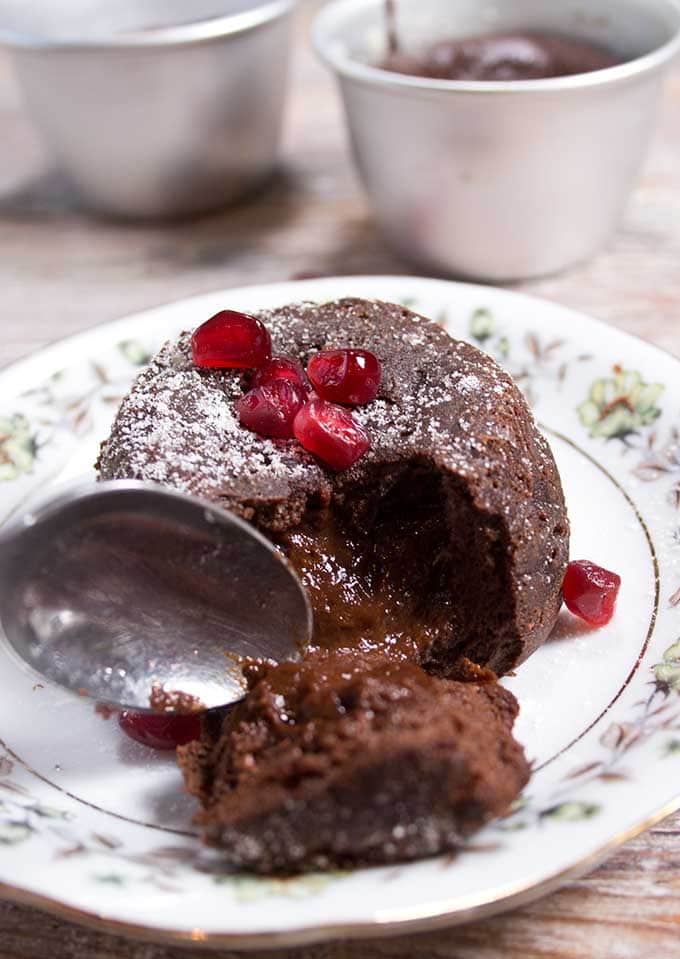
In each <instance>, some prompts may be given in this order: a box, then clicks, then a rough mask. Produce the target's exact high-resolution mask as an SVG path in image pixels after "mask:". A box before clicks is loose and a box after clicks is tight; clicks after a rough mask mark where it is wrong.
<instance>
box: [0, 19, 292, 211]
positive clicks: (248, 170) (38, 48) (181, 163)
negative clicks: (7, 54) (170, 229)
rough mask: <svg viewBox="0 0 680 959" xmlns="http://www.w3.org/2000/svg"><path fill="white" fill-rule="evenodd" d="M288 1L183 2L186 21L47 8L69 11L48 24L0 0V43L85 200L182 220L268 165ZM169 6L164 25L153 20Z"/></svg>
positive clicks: (258, 176)
mask: <svg viewBox="0 0 680 959" xmlns="http://www.w3.org/2000/svg"><path fill="white" fill-rule="evenodd" d="M69 2H71V0H69ZM293 2H294V0H264V2H263V0H259V2H258V0H218V2H215V0H212V2H210V3H209V4H208V3H206V0H199V2H196V0H194V2H191V0H186V2H184V4H183V7H184V10H185V13H186V16H187V17H189V18H190V20H189V22H186V19H183V18H182V16H181V7H182V4H181V3H177V2H175V3H172V4H168V3H167V2H166V3H165V4H164V3H159V2H158V0H156V2H153V0H152V2H149V0H136V2H135V3H127V4H125V3H123V4H120V3H119V4H111V3H109V4H105V3H103V2H99V0H93V2H89V3H80V4H77V3H76V4H74V5H73V7H72V8H71V9H70V10H69V8H68V7H62V5H61V4H53V7H54V10H55V12H56V13H58V14H59V15H60V16H61V20H62V21H66V20H67V19H68V14H70V23H67V24H66V26H62V27H61V28H60V27H59V22H58V21H55V23H54V24H53V25H52V26H49V25H47V26H43V23H44V20H45V16H44V15H43V17H42V18H40V19H39V20H38V23H37V25H36V24H35V23H33V22H31V21H30V20H29V19H28V18H29V16H30V13H31V10H32V9H33V10H34V9H35V5H32V4H27V3H25V0H24V2H19V0H0V43H1V44H4V45H5V46H6V47H7V48H8V49H9V50H10V51H11V53H12V56H13V60H14V64H15V67H16V72H17V75H18V78H19V80H20V84H21V87H22V88H23V93H24V96H25V101H26V104H27V106H28V108H29V110H30V112H31V114H32V116H33V118H34V120H35V122H36V124H37V126H38V127H39V128H40V130H41V132H42V134H43V137H44V139H45V141H46V143H47V146H48V148H49V149H50V150H51V152H52V154H53V156H54V158H55V160H56V162H57V163H58V165H59V167H60V168H61V169H62V170H63V172H64V173H65V174H66V175H67V177H68V178H69V179H70V180H71V181H72V183H73V184H74V186H75V187H76V189H77V191H78V193H79V194H80V195H81V197H82V198H83V201H84V202H85V203H86V204H87V205H88V206H90V207H92V208H94V209H96V210H98V211H101V212H104V213H107V214H112V215H115V216H124V217H157V216H176V215H184V214H189V213H197V212H201V211H205V210H210V209H214V208H219V207H221V206H224V205H225V204H227V203H229V202H231V201H233V200H236V199H238V198H239V197H241V196H243V195H244V194H245V193H247V192H248V191H250V190H251V189H252V188H254V187H255V186H256V185H257V184H258V183H259V182H260V181H262V180H263V179H264V178H265V177H266V176H267V175H268V174H269V173H270V172H271V170H272V166H273V164H274V162H275V157H276V150H277V145H278V140H279V133H280V127H281V116H282V108H283V103H284V96H285V89H286V75H287V63H288V52H289V33H290V31H289V26H290V13H291V9H292V6H293ZM78 7H80V8H82V9H81V15H80V16H79V17H76V16H75V15H74V9H75V8H78ZM178 7H179V8H180V9H179V10H178ZM206 10H208V11H209V12H210V14H211V15H210V16H209V17H208V18H206V19H203V20H201V19H200V16H201V12H203V11H206ZM218 10H219V11H220V12H223V13H224V14H226V15H224V16H215V15H214V13H215V11H218ZM88 11H89V16H88V15H87V14H88ZM112 11H113V13H112ZM171 11H172V13H174V15H175V17H176V18H177V19H179V20H180V21H181V22H180V23H179V24H178V25H176V26H173V25H169V26H166V25H164V24H166V23H167V22H169V23H170V24H172V20H171V19H169V18H170V17H171V15H172V13H171ZM230 11H231V12H230ZM233 11H236V12H233ZM43 14H44V11H43ZM114 14H115V15H114ZM104 16H105V17H106V18H107V20H108V21H111V20H113V24H114V25H113V26H112V25H111V23H110V22H109V23H108V24H106V25H104V24H103V20H102V18H103V17H104ZM159 17H160V18H164V17H167V18H168V20H166V19H159ZM35 19H36V18H35V17H33V20H35ZM118 23H125V27H124V28H123V29H120V30H117V29H116V26H117V24H118ZM159 23H160V24H161V25H160V26H159V25H157V24H159ZM98 24H100V25H101V26H98ZM147 24H148V26H147Z"/></svg>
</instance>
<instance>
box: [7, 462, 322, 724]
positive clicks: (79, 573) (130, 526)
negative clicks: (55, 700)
mask: <svg viewBox="0 0 680 959" xmlns="http://www.w3.org/2000/svg"><path fill="white" fill-rule="evenodd" d="M0 624H1V625H2V630H3V632H4V636H5V637H6V640H7V641H9V644H10V646H11V647H12V648H13V650H14V651H15V652H16V653H17V654H18V655H19V656H20V657H21V659H23V660H24V661H25V662H26V663H28V664H29V666H31V667H32V668H33V669H34V670H36V671H37V672H38V673H40V674H41V675H42V676H44V677H47V679H49V680H52V681H54V682H56V683H58V684H59V685H61V686H64V687H66V688H67V689H70V690H73V691H75V692H78V693H80V694H81V695H85V696H90V697H92V698H93V699H96V700H97V701H98V702H102V703H105V704H107V705H110V706H113V707H115V708H123V709H135V710H147V709H149V708H150V700H149V697H150V696H151V694H152V691H153V689H154V688H156V689H158V688H160V687H162V688H164V690H165V692H166V693H172V692H183V693H187V694H189V695H191V696H195V697H197V699H198V700H200V702H201V703H202V704H203V705H204V706H205V707H207V708H212V707H215V706H223V705H227V704H230V703H233V702H236V701H238V700H239V699H241V698H242V697H243V693H244V683H243V677H242V674H241V668H240V665H239V662H238V657H241V656H246V657H255V658H259V657H263V658H271V659H276V660H281V659H291V658H295V657H296V656H297V655H298V654H299V652H300V650H301V649H302V648H303V647H304V646H305V645H306V644H307V643H308V642H309V639H310V637H311V627H312V615H311V610H310V606H309V602H308V600H307V596H306V594H305V592H304V589H303V588H302V585H301V584H300V581H299V580H298V578H297V576H296V575H295V573H294V572H293V571H292V569H291V568H290V566H289V565H288V563H287V562H286V560H285V559H284V558H283V557H282V555H281V554H280V553H279V552H278V551H277V550H276V549H275V548H274V546H272V544H271V543H270V542H269V541H268V540H267V539H266V538H265V537H264V536H262V535H261V534H260V533H258V532H257V530H255V529H254V528H253V527H252V526H250V525H249V524H248V523H246V522H244V521H243V520H241V519H238V518H237V517H236V516H234V515H232V514H231V513H229V512H227V511H226V510H222V509H219V508H217V507H215V506H212V505H209V504H208V503H205V502H203V501H202V500H200V499H196V498H194V497H192V496H187V495H184V494H182V493H177V492H172V491H169V490H166V489H162V488H160V487H156V486H153V485H151V484H147V483H140V482H134V481H127V480H121V481H112V482H106V483H97V484H90V485H88V486H87V487H80V488H78V489H76V490H69V491H68V492H66V493H64V494H62V495H60V496H58V497H57V498H55V499H52V500H50V501H49V502H47V503H46V504H45V505H43V506H41V507H39V508H38V509H37V510H34V511H32V512H31V513H28V514H27V515H25V516H23V517H22V518H21V519H19V520H18V521H13V522H12V524H11V525H9V526H6V527H5V528H3V529H2V530H0Z"/></svg>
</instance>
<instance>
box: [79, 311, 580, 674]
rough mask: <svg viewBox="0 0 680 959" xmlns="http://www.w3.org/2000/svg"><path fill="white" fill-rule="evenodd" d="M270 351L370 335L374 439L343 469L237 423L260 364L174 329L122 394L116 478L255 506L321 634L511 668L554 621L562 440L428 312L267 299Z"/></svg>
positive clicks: (245, 510)
mask: <svg viewBox="0 0 680 959" xmlns="http://www.w3.org/2000/svg"><path fill="white" fill-rule="evenodd" d="M260 318H261V319H262V320H263V322H264V323H265V324H266V326H267V327H268V329H269V331H270V332H271V335H272V340H273V347H274V352H275V353H281V354H288V355H292V356H294V357H297V358H299V359H300V360H301V361H302V362H303V363H306V361H307V359H308V358H309V356H310V354H312V353H314V352H315V351H317V350H320V349H323V348H325V347H336V346H343V347H356V348H363V349H368V350H371V351H373V352H374V353H375V354H376V355H377V356H378V357H379V358H380V360H381V363H382V370H383V375H382V382H381V386H380V391H379V394H378V397H377V399H376V400H375V401H373V402H371V403H369V404H368V405H367V406H365V407H361V408H359V409H357V410H355V411H354V416H355V418H356V419H357V420H358V421H359V422H360V423H361V424H362V425H363V426H364V428H365V429H366V430H367V432H368V434H369V436H370V440H371V449H370V451H369V452H368V453H367V454H366V455H365V456H364V457H362V459H360V460H359V461H358V462H357V463H356V464H355V465H354V466H352V467H351V468H350V469H348V470H346V471H344V472H338V473H334V472H332V471H330V470H328V469H327V468H325V467H324V466H323V465H322V464H321V463H320V462H319V461H317V460H316V459H315V458H314V457H313V456H312V455H311V454H309V453H307V452H305V450H303V449H302V448H301V447H300V446H299V444H297V443H296V442H295V441H272V440H268V439H264V438H262V437H260V436H258V435H256V434H255V433H252V432H249V431H248V430H245V429H243V428H242V427H241V426H240V425H239V422H238V419H237V417H236V415H235V412H234V403H235V401H236V399H237V398H238V397H240V396H241V395H242V393H243V390H244V388H245V387H247V384H248V376H249V374H247V373H244V372H242V371H237V370H205V369H198V368H196V367H195V366H194V365H193V364H192V360H191V352H190V342H189V341H190V336H189V334H188V333H186V334H183V335H181V336H180V337H179V339H178V340H177V341H175V342H172V343H168V344H167V345H166V346H165V347H164V348H163V349H162V350H161V352H160V353H159V354H158V355H157V356H156V357H155V358H154V359H153V360H152V361H151V364H150V366H149V367H148V369H146V370H145V371H143V372H142V373H141V374H140V376H139V377H138V379H137V381H136V383H135V384H134V386H133V388H132V391H131V392H130V394H129V395H128V397H127V398H126V399H125V400H124V401H123V404H122V406H121V408H120V411H119V413H118V415H117V417H116V419H115V422H114V425H113V428H112V431H111V435H110V437H109V438H108V440H107V441H106V442H105V443H104V444H103V446H102V449H101V454H100V458H99V463H98V466H99V471H100V475H101V477H102V478H104V479H117V478H120V479H123V478H136V479H142V480H151V481H155V482H158V483H162V484H166V485H169V486H173V487H175V488H178V489H181V490H185V491H187V492H189V493H193V494H196V495H198V496H202V497H205V498H206V499H208V500H211V501H213V502H216V503H219V504H221V505H223V506H225V507H226V508H227V509H230V510H233V511H234V512H235V513H237V514H238V515H240V516H242V517H244V518H245V519H247V520H250V521H251V522H252V523H254V524H255V525H256V526H257V527H259V528H260V529H261V530H263V531H264V532H265V533H266V534H267V535H268V536H269V537H270V538H271V539H273V540H274V541H275V542H276V543H277V544H278V545H279V546H280V548H281V549H282V550H283V551H284V552H285V553H286V554H287V555H288V557H289V558H290V560H291V562H292V564H293V566H294V567H296V568H297V570H298V571H299V573H300V575H301V577H302V579H303V582H304V583H305V585H306V587H307V589H308V590H309V593H310V598H311V601H312V606H313V609H314V615H315V635H314V640H313V644H314V647H315V648H321V649H326V650H355V651H356V650H358V651H364V652H365V651H370V650H381V651H382V652H383V654H385V655H393V656H398V657H402V658H408V659H412V660H415V661H417V662H419V663H420V664H421V665H422V666H423V667H424V668H425V669H426V670H428V671H430V672H431V673H435V674H440V675H446V674H448V673H449V672H450V671H451V670H452V669H455V668H456V664H457V662H458V661H459V660H460V659H461V658H463V657H467V658H468V659H469V660H471V661H472V662H474V663H478V664H480V665H482V666H488V667H490V668H491V669H493V670H495V671H496V672H497V673H499V674H502V673H504V672H506V671H508V670H510V669H512V668H514V667H515V666H516V665H517V664H518V663H519V662H521V661H522V660H523V659H524V658H526V656H528V655H529V654H530V653H531V652H533V650H534V649H536V647H537V646H538V645H539V644H540V643H542V642H543V640H544V639H545V638H546V637H547V635H548V634H549V632H550V630H551V629H552V626H553V624H554V622H555V619H556V616H557V613H558V610H559V606H560V587H561V583H562V578H563V575H564V570H565V566H566V561H567V551H568V522H567V517H566V512H565V506H564V498H563V494H562V489H561V485H560V480H559V476H558V473H557V469H556V467H555V462H554V460H553V457H552V454H551V452H550V449H549V447H548V445H547V443H546V442H545V440H544V439H543V437H542V436H541V434H540V433H539V432H538V430H537V428H536V426H535V423H534V420H533V417H532V415H531V413H530V411H529V409H528V407H527V405H526V402H525V401H524V399H523V397H522V395H521V393H520V392H519V390H518V389H517V387H516V386H515V384H514V383H513V381H512V380H511V379H510V377H509V376H508V375H507V374H505V373H504V372H503V371H502V370H501V369H500V368H499V367H498V365H497V364H496V363H495V362H494V361H493V360H492V359H491V358H490V357H488V356H487V355H485V354H484V353H482V352H480V351H479V350H477V349H475V348H474V347H472V346H470V345H469V344H467V343H464V342H459V341H456V340H453V339H451V337H449V335H448V334H447V333H446V332H445V331H444V330H443V329H442V328H441V327H440V326H438V325H437V324H436V323H435V322H433V321H432V320H428V319H425V318H424V317H422V316H418V315H416V314H414V313H412V312H410V311H409V310H407V309H405V308H403V307H401V306H397V305H394V304H389V303H382V302H373V301H370V302H369V301H365V300H358V299H345V300H340V301H336V302H331V303H325V304H323V305H316V304H312V303H303V304H296V305H292V306H286V307H283V308H281V309H278V310H273V311H271V312H268V313H262V314H260Z"/></svg>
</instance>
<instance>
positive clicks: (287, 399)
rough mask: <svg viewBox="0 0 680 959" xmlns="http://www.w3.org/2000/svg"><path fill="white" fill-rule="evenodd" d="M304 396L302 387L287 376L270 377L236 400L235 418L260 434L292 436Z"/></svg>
mask: <svg viewBox="0 0 680 959" xmlns="http://www.w3.org/2000/svg"><path fill="white" fill-rule="evenodd" d="M306 399H307V392H306V390H305V389H304V388H303V387H302V386H300V385H299V384H298V383H293V382H291V380H281V379H278V380H270V381H269V382H268V383H265V384H264V385H263V386H256V387H255V388H254V389H252V390H249V392H248V393H245V394H244V395H243V396H242V397H241V398H240V399H239V400H237V401H236V411H237V413H238V418H239V422H240V423H241V425H242V426H245V427H246V429H249V430H252V431H253V432H254V433H259V434H260V435H261V436H272V437H274V438H275V439H278V440H290V439H292V438H293V420H294V419H295V417H296V415H297V412H298V410H299V409H300V407H301V406H302V405H303V404H304V403H305V401H306Z"/></svg>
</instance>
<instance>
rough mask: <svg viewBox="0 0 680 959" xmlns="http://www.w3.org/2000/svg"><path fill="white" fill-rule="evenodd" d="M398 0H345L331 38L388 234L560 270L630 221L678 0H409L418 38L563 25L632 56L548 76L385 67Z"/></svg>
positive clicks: (512, 264) (513, 270) (527, 267)
mask: <svg viewBox="0 0 680 959" xmlns="http://www.w3.org/2000/svg"><path fill="white" fill-rule="evenodd" d="M383 4H384V0H334V2H332V3H330V4H328V5H327V6H326V7H325V8H324V9H323V10H322V11H321V13H320V14H319V15H318V17H317V19H316V21H315V24H314V29H313V39H314V43H315V46H316V49H317V51H318V53H319V54H320V56H321V57H322V59H323V60H325V62H326V63H327V64H328V65H329V66H330V67H332V68H333V70H334V71H335V72H336V74H337V76H338V78H339V81H340V89H341V92H342V96H343V100H344V104H345V109H346V116H347V122H348V126H349V132H350V136H351V141H352V146H353V151H354V156H355V159H356V163H357V166H358V168H359V172H360V174H361V177H362V179H363V182H364V184H365V187H366V190H367V192H368V195H369V197H370V200H371V202H372V205H373V209H374V211H375V215H376V217H377V219H378V221H379V223H380V225H381V226H382V228H383V230H384V231H385V234H386V236H387V238H388V240H389V241H390V242H391V243H392V245H393V246H394V247H395V248H396V249H397V250H398V251H399V252H400V253H401V254H403V255H404V256H406V257H408V258H410V259H412V260H414V261H416V262H418V263H420V264H423V265H424V266H425V267H426V268H428V269H430V270H433V271H437V272H444V273H452V274H455V275H460V276H466V277H472V278H478V279H483V280H489V281H502V280H514V279H520V278H526V277H531V276H538V275H542V274H547V273H552V272H554V271H557V270H560V269H563V268H564V267H567V266H569V265H570V264H573V263H575V262H577V261H579V260H581V259H583V258H585V257H587V256H589V255H590V254H592V253H593V252H594V251H595V250H597V249H598V247H600V246H601V245H602V244H603V243H604V242H605V240H606V239H607V238H608V237H609V235H610V234H611V232H612V230H613V229H614V228H615V226H616V224H617V222H618V219H619V216H620V214H621V211H622V208H623V206H624V203H625V201H626V198H627V196H628V194H629V191H630V189H631V186H632V184H633V182H634V179H635V177H636V175H637V173H638V171H639V168H640V165H641V162H642V159H643V157H644V154H645V150H646V147H647V145H648V143H649V140H650V137H651V132H652V129H653V123H654V118H655V113H656V106H657V103H658V101H659V92H660V84H661V81H662V78H663V75H664V73H665V71H666V70H667V68H668V66H669V64H670V61H671V60H672V58H673V56H674V55H675V54H676V53H677V51H678V49H679V48H680V3H678V0H559V2H548V0H456V2H455V3H454V2H452V0H398V2H397V5H396V6H397V11H398V13H399V27H400V32H401V36H402V38H403V40H404V46H405V47H406V48H407V49H415V48H417V47H419V46H421V45H423V44H425V43H427V42H430V41H433V40H435V39H442V38H444V37H449V36H454V35H472V34H475V33H484V32H489V31H490V30H505V29H522V28H523V29H531V30H548V31H553V32H558V33H564V34H567V35H570V36H574V37H579V38H582V39H586V40H590V41H592V42H594V43H597V44H598V45H601V46H604V47H606V48H609V49H610V50H612V51H613V52H615V53H619V54H621V55H622V56H623V57H626V58H628V59H627V62H625V63H622V64H621V65H619V66H615V67H612V68H610V69H607V70H599V71H596V72H594V73H587V74H581V75H578V76H572V77H565V78H556V79H549V80H533V81H522V82H502V83H478V82H475V83H471V82H457V81H448V80H429V79H423V78H418V77H412V76H406V75H402V74H395V73H388V72H386V71H384V70H380V69H378V68H376V67H375V65H374V64H376V63H378V62H380V60H381V59H382V57H383V56H384V55H385V28H384V21H383Z"/></svg>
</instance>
